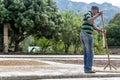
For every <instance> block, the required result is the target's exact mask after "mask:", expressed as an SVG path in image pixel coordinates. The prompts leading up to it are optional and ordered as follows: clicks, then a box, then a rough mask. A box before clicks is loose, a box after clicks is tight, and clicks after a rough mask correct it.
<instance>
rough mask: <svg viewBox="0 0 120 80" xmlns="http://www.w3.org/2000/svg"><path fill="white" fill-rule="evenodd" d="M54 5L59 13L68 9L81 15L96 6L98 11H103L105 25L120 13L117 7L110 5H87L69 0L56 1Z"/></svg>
mask: <svg viewBox="0 0 120 80" xmlns="http://www.w3.org/2000/svg"><path fill="white" fill-rule="evenodd" d="M56 3H57V6H58V8H59V10H60V11H65V10H67V9H69V10H73V11H75V12H81V13H84V12H87V11H88V10H90V8H91V6H93V5H96V6H98V7H99V8H100V10H102V11H104V15H105V17H104V18H105V23H106V24H108V23H109V21H110V19H112V18H113V17H114V16H115V14H116V13H118V12H120V8H119V7H116V6H113V5H112V4H110V3H103V4H97V3H94V2H93V3H90V4H87V3H83V2H73V1H71V0H56Z"/></svg>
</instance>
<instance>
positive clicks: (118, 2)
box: [71, 0, 120, 7]
mask: <svg viewBox="0 0 120 80" xmlns="http://www.w3.org/2000/svg"><path fill="white" fill-rule="evenodd" d="M71 1H76V2H85V3H91V2H96V3H99V4H102V3H104V2H108V3H111V4H112V5H114V6H117V7H120V0H71Z"/></svg>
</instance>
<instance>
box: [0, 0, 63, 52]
mask: <svg viewBox="0 0 120 80" xmlns="http://www.w3.org/2000/svg"><path fill="white" fill-rule="evenodd" d="M0 2H1V5H0V9H2V12H0V15H1V16H0V19H1V23H2V24H4V22H7V23H9V24H10V26H11V27H10V29H9V36H10V46H15V48H14V51H18V49H19V43H20V42H22V41H23V40H24V39H25V38H27V37H28V36H30V35H33V34H35V35H37V36H38V37H39V38H41V37H42V36H45V37H46V38H52V35H53V34H54V35H55V33H56V31H55V30H56V28H57V27H58V25H59V24H60V23H61V22H62V20H61V16H60V15H59V14H58V11H57V7H56V4H55V2H54V1H53V0H1V1H0ZM56 35H57V34H56ZM56 35H55V36H56Z"/></svg>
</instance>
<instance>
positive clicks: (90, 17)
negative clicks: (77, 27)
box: [80, 6, 105, 73]
mask: <svg viewBox="0 0 120 80" xmlns="http://www.w3.org/2000/svg"><path fill="white" fill-rule="evenodd" d="M102 15H103V11H101V12H99V8H98V7H97V6H92V7H91V11H89V12H88V13H86V14H85V15H84V18H83V24H82V26H81V33H80V40H81V43H82V47H83V54H84V72H85V73H95V71H93V70H92V64H93V55H94V50H93V35H92V33H93V30H97V31H100V32H102V33H105V32H104V31H103V30H100V29H99V28H97V27H96V26H95V25H94V20H95V19H96V18H97V17H99V16H102Z"/></svg>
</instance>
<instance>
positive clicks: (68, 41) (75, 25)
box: [61, 11, 81, 53]
mask: <svg viewBox="0 0 120 80" xmlns="http://www.w3.org/2000/svg"><path fill="white" fill-rule="evenodd" d="M62 16H63V19H64V23H63V24H62V26H61V27H62V28H61V39H62V41H63V42H64V48H65V53H68V52H69V48H70V46H71V45H74V48H75V50H74V53H76V50H77V46H78V45H79V41H80V40H79V32H80V31H79V28H80V23H81V18H80V16H78V15H77V14H76V13H74V12H71V11H66V12H64V13H62Z"/></svg>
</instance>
